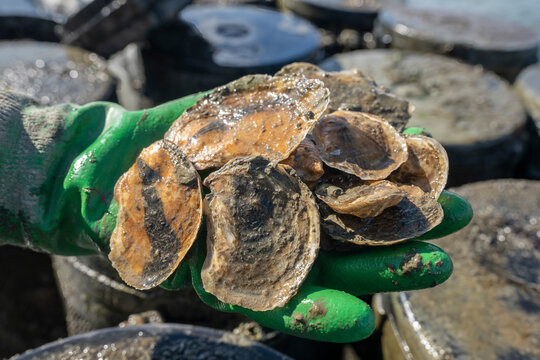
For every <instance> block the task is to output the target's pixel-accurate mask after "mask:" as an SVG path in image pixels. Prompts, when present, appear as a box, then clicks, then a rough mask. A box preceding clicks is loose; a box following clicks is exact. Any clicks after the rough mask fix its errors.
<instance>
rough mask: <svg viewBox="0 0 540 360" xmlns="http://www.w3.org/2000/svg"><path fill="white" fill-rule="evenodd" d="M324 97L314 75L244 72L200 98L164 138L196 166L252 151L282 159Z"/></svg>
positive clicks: (216, 164)
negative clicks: (236, 78) (180, 150)
mask: <svg viewBox="0 0 540 360" xmlns="http://www.w3.org/2000/svg"><path fill="white" fill-rule="evenodd" d="M328 98H329V93H328V89H326V88H325V87H324V84H323V83H322V82H321V81H319V80H311V79H307V78H305V77H299V76H296V77H293V76H279V77H271V76H268V75H248V76H244V77H242V78H240V79H238V80H236V81H233V82H231V83H229V84H227V85H224V86H222V87H219V88H217V89H215V90H214V91H212V92H211V93H210V94H208V95H206V96H204V97H203V98H202V99H200V100H199V101H198V102H197V103H196V104H195V105H194V106H192V107H191V108H190V109H188V110H187V111H186V112H185V113H184V114H182V116H180V117H179V118H178V119H177V120H176V121H175V122H174V124H173V125H172V126H171V128H170V129H169V130H168V131H167V133H166V134H165V139H167V140H170V141H172V142H173V143H175V144H176V145H178V146H180V147H181V148H182V151H184V153H185V154H186V155H187V157H188V158H189V159H190V160H191V162H192V163H193V164H194V165H195V167H196V168H197V169H198V170H202V169H207V168H219V167H222V166H223V165H225V163H226V162H227V161H229V160H232V159H235V158H239V157H247V156H256V155H263V156H265V157H267V158H268V159H270V160H277V161H281V160H283V159H286V158H287V157H288V156H289V155H290V154H291V152H292V151H293V150H294V149H296V147H297V146H298V144H300V142H301V141H302V140H303V139H304V138H305V137H306V135H307V133H308V132H309V131H311V129H312V128H313V126H314V125H315V123H316V121H317V120H318V119H319V117H320V116H321V115H322V113H323V112H324V110H325V109H326V107H327V105H328V101H329V99H328Z"/></svg>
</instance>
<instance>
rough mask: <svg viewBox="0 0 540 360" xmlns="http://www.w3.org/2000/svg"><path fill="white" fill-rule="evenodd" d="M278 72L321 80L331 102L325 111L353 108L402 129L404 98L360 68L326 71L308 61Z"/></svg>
mask: <svg viewBox="0 0 540 360" xmlns="http://www.w3.org/2000/svg"><path fill="white" fill-rule="evenodd" d="M276 75H277V76H291V75H303V76H305V77H307V78H309V79H318V80H321V81H322V82H323V83H324V85H325V86H326V87H327V88H328V90H330V95H331V96H330V103H329V104H328V109H327V110H326V114H328V113H331V112H334V111H337V110H352V111H360V112H366V113H370V114H374V115H378V116H380V117H381V118H383V119H384V120H386V121H388V122H389V123H390V124H391V125H392V126H394V127H395V128H396V129H397V130H403V129H404V128H405V125H406V124H407V121H408V120H409V118H410V116H411V113H412V107H411V106H410V105H409V103H408V102H407V101H405V100H401V99H399V98H397V97H395V96H394V95H392V94H390V93H389V92H388V90H386V89H384V88H382V87H380V86H378V85H377V84H376V83H375V82H374V81H373V80H372V79H371V78H369V77H367V76H365V75H364V74H363V73H362V72H360V71H359V70H344V71H340V72H329V71H323V70H321V69H319V68H318V67H317V66H315V65H313V64H308V63H293V64H290V65H287V66H284V67H283V68H282V69H281V70H280V71H279V72H277V73H276Z"/></svg>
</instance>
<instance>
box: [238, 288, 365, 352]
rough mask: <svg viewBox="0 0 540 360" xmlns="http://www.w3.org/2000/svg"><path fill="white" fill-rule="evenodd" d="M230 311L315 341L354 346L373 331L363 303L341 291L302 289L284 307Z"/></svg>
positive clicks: (239, 308) (286, 332)
mask: <svg viewBox="0 0 540 360" xmlns="http://www.w3.org/2000/svg"><path fill="white" fill-rule="evenodd" d="M232 308H233V309H234V310H236V311H237V312H239V313H241V314H243V315H246V316H248V317H249V318H251V319H253V320H255V321H256V322H258V323H260V324H262V325H263V326H267V327H269V328H272V329H276V330H278V331H281V332H283V333H285V334H289V335H294V336H298V337H301V338H307V339H311V340H317V341H327V342H335V343H348V342H355V341H359V340H362V339H365V338H367V337H368V336H370V335H371V334H372V333H373V331H374V330H375V316H374V315H373V312H372V311H371V308H370V307H369V306H368V305H367V304H366V303H365V302H363V301H362V300H360V299H358V298H356V297H355V296H352V295H350V294H347V293H345V292H342V291H338V290H333V289H327V288H323V287H319V286H313V285H304V286H302V287H301V288H300V290H299V291H298V293H297V294H296V295H295V296H294V297H293V298H292V299H291V300H290V301H289V302H288V303H287V304H286V305H285V306H284V307H280V308H276V309H273V310H269V311H252V310H249V309H245V308H241V307H239V306H232Z"/></svg>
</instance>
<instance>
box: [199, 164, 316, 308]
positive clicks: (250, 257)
mask: <svg viewBox="0 0 540 360" xmlns="http://www.w3.org/2000/svg"><path fill="white" fill-rule="evenodd" d="M293 173H294V170H293V169H292V168H291V167H289V166H287V165H276V164H275V163H271V162H269V161H268V160H266V159H264V158H262V157H253V158H242V159H237V160H233V161H231V162H229V163H228V164H227V165H225V166H224V167H223V168H222V169H220V170H218V171H216V172H214V173H213V174H211V175H210V176H209V177H208V178H206V180H205V182H204V184H205V185H206V186H208V187H209V188H210V189H211V194H209V195H207V196H206V198H205V201H204V206H205V215H206V219H207V226H208V238H207V250H208V254H207V256H206V260H205V262H204V265H203V268H202V272H201V277H202V281H203V286H204V288H205V290H206V291H208V292H209V293H211V294H214V295H215V296H216V297H217V298H218V299H219V300H221V301H224V302H226V303H229V304H234V305H240V306H243V307H246V308H249V309H251V310H255V311H265V310H271V309H273V308H275V307H279V306H283V305H285V304H286V303H287V302H288V301H289V299H290V298H291V297H292V296H294V295H295V294H296V292H297V290H298V288H299V286H300V284H301V283H302V282H303V281H304V279H305V277H306V276H307V274H308V272H309V271H310V269H311V266H312V264H313V261H314V260H315V257H316V255H317V251H318V248H319V238H320V236H319V235H320V234H319V213H318V210H317V205H316V203H315V199H314V197H313V195H312V193H311V191H310V190H309V189H308V188H307V186H306V185H305V184H303V183H302V181H300V179H299V178H298V177H297V176H295V175H293Z"/></svg>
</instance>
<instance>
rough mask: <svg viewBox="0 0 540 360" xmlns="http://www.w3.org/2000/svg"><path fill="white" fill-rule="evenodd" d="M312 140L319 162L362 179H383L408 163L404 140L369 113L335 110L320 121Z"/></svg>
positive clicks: (386, 124) (384, 122) (390, 127)
mask: <svg viewBox="0 0 540 360" xmlns="http://www.w3.org/2000/svg"><path fill="white" fill-rule="evenodd" d="M313 139H314V141H315V144H316V146H317V151H318V152H319V156H320V157H321V159H322V161H324V163H325V164H326V165H328V166H330V167H333V168H336V169H339V170H341V171H344V172H346V173H349V174H353V175H356V176H358V177H359V178H360V179H362V180H382V179H385V178H386V177H387V176H388V175H390V173H391V172H392V171H394V170H396V169H397V168H398V167H399V166H400V165H401V164H403V163H404V162H405V161H406V160H407V145H406V143H405V139H404V138H403V137H402V136H401V135H400V134H399V133H398V132H397V131H396V129H394V128H393V127H392V126H391V125H390V124H388V123H387V122H386V121H384V120H382V119H380V118H378V117H376V116H374V115H370V114H366V113H358V112H352V111H336V112H333V113H332V114H330V115H326V116H324V117H323V118H321V119H320V120H319V121H318V122H317V124H316V125H315V128H314V129H313Z"/></svg>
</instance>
